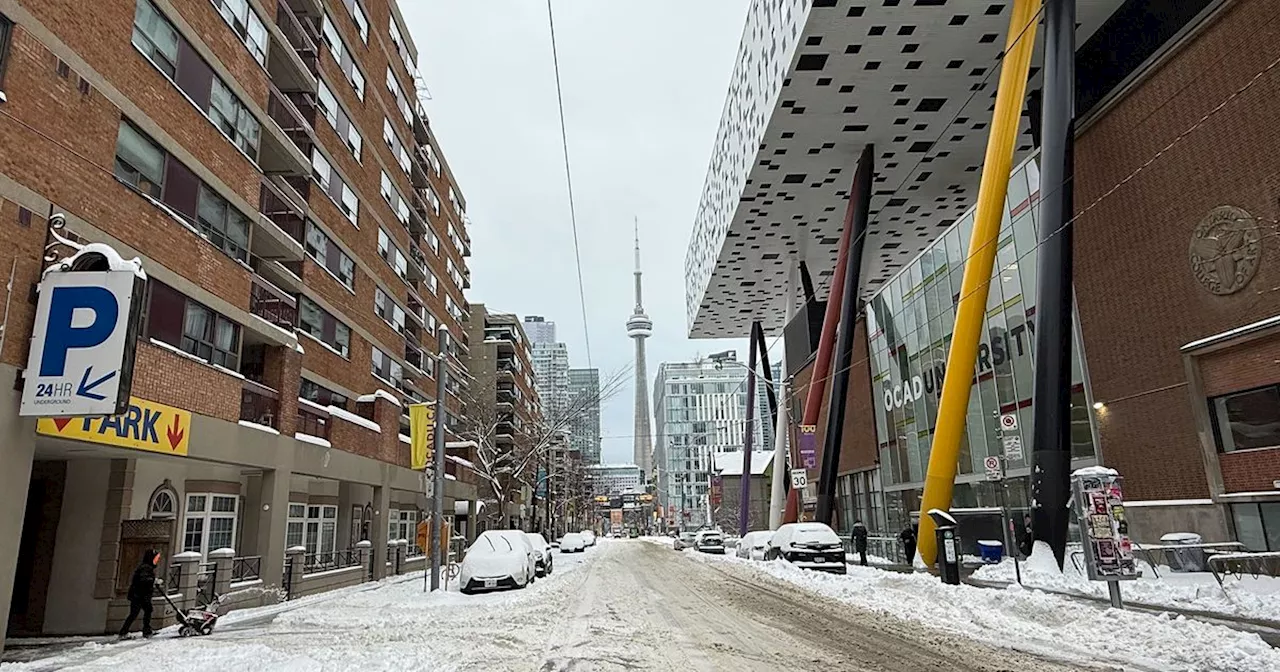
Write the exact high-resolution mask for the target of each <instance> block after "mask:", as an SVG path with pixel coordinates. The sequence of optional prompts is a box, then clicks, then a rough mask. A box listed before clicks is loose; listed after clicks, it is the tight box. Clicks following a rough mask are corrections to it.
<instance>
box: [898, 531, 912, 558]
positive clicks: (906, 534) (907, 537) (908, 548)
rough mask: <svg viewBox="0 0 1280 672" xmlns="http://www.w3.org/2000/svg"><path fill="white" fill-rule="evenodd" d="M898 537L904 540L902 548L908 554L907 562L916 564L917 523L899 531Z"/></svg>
mask: <svg viewBox="0 0 1280 672" xmlns="http://www.w3.org/2000/svg"><path fill="white" fill-rule="evenodd" d="M898 539H899V540H900V541H902V550H903V551H905V552H906V554H907V564H908V565H912V564H915V561H916V528H915V525H908V526H906V527H905V528H903V529H902V531H901V532H899V533H898Z"/></svg>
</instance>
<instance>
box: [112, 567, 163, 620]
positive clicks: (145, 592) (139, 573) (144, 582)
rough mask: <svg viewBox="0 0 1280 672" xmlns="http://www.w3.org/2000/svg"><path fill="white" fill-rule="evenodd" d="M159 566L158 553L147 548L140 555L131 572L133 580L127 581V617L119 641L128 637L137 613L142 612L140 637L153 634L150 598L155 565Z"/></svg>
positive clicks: (152, 589)
mask: <svg viewBox="0 0 1280 672" xmlns="http://www.w3.org/2000/svg"><path fill="white" fill-rule="evenodd" d="M158 564H160V553H159V552H157V551H156V550H155V549H152V548H148V549H147V550H146V551H144V552H143V553H142V561H141V562H139V563H138V568H137V569H135V570H133V578H132V579H131V580H130V581H129V593H128V598H129V617H128V618H126V619H124V625H122V626H120V639H127V638H128V637H129V628H130V626H132V625H133V621H134V619H136V618H138V612H142V636H143V637H146V638H150V637H151V636H152V635H154V634H155V631H154V630H152V629H151V598H152V596H154V595H155V592H156V565H158Z"/></svg>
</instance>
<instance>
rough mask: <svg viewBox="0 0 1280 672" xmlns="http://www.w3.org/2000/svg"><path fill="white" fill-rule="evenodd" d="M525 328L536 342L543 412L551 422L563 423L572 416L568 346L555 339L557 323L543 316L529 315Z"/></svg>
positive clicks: (535, 372)
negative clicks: (570, 412) (570, 408)
mask: <svg viewBox="0 0 1280 672" xmlns="http://www.w3.org/2000/svg"><path fill="white" fill-rule="evenodd" d="M524 330H525V333H526V334H528V336H529V341H530V342H531V343H532V344H533V375H534V382H535V384H536V385H537V387H538V396H539V397H541V398H542V415H543V417H544V418H545V419H546V421H547V422H549V423H551V424H552V425H560V424H564V423H565V422H566V421H567V420H568V419H569V348H568V346H566V345H565V344H564V343H559V342H557V341H556V323H555V322H552V321H550V320H547V319H546V318H544V317H541V316H538V315H528V316H526V317H525V318H524ZM560 429H566V428H565V427H560Z"/></svg>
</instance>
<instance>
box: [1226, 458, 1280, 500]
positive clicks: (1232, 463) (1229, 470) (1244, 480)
mask: <svg viewBox="0 0 1280 672" xmlns="http://www.w3.org/2000/svg"><path fill="white" fill-rule="evenodd" d="M1218 464H1219V466H1221V468H1222V484H1223V486H1224V489H1225V490H1226V491H1227V492H1273V493H1274V492H1277V490H1276V487H1275V485H1273V482H1274V481H1276V480H1278V479H1280V448H1268V449H1264V450H1245V451H1238V452H1234V453H1222V454H1220V455H1218Z"/></svg>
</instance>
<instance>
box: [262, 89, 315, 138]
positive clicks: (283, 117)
mask: <svg viewBox="0 0 1280 672" xmlns="http://www.w3.org/2000/svg"><path fill="white" fill-rule="evenodd" d="M269 86H270V87H271V93H270V96H269V97H268V98H267V116H268V117H270V118H271V120H272V121H274V122H275V123H276V125H277V126H279V127H280V130H281V131H284V134H285V136H286V137H288V138H289V140H291V141H292V142H293V144H294V145H296V146H297V147H298V149H299V150H301V151H302V153H303V154H306V155H307V156H310V155H311V147H312V146H313V145H314V144H315V138H314V136H313V135H312V133H313V129H314V128H315V104H314V103H313V102H311V101H310V100H309V99H308V98H307V96H306V94H303V93H295V94H293V96H292V98H297V100H293V99H292V98H291V96H290V95H289V94H286V93H284V92H282V91H281V90H280V89H278V88H276V86H275V85H274V84H269ZM299 102H301V103H302V104H301V105H299ZM304 109H305V110H306V111H308V112H310V113H311V116H310V117H308V116H307V114H305V113H304V112H303V110H304Z"/></svg>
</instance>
